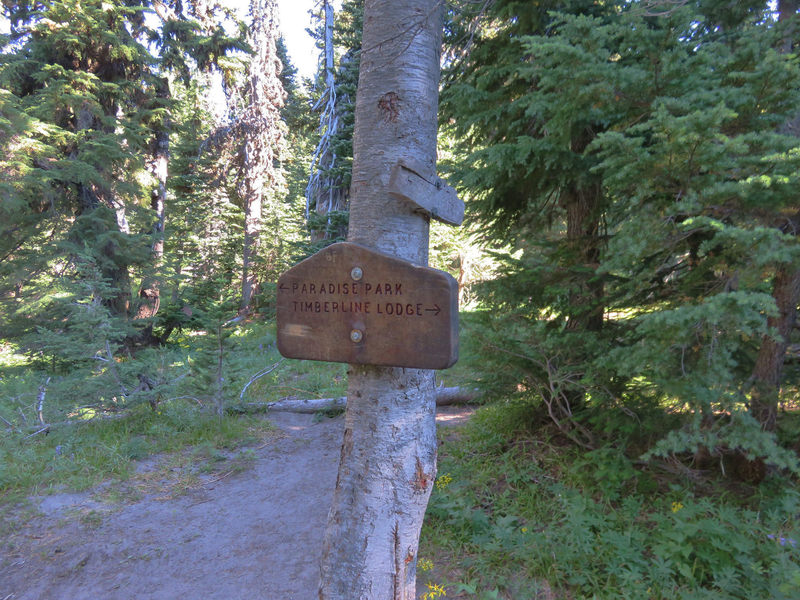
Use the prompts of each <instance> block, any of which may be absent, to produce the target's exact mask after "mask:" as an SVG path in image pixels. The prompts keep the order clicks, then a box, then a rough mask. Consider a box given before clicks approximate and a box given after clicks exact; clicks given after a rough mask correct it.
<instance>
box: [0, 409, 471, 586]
mask: <svg viewBox="0 0 800 600" xmlns="http://www.w3.org/2000/svg"><path fill="white" fill-rule="evenodd" d="M469 413H470V411H469V410H468V409H457V408H450V409H446V410H444V411H442V413H440V415H439V416H438V417H437V420H438V421H439V423H440V425H441V424H443V423H446V422H450V423H454V422H459V421H462V420H464V419H465V418H467V416H468V415H469ZM270 420H272V421H273V422H274V423H275V424H276V425H277V426H278V427H279V428H280V429H281V431H282V432H283V435H277V436H275V439H273V440H271V441H269V442H267V443H266V444H264V445H262V446H261V447H259V448H257V449H255V450H254V451H253V452H254V453H255V456H253V454H252V452H251V457H252V458H253V460H251V461H249V463H248V465H247V467H246V468H245V469H244V470H243V471H242V472H239V473H234V474H230V475H227V476H221V475H220V474H216V475H213V474H212V475H207V476H205V477H204V478H202V479H201V480H200V481H199V482H198V483H197V484H196V485H194V486H193V487H191V488H190V489H189V490H188V491H187V492H186V493H183V494H181V495H178V496H177V497H172V494H170V493H166V494H165V493H164V489H152V490H151V491H150V492H149V493H147V494H145V495H144V496H143V497H141V498H139V499H138V500H135V501H133V502H129V501H122V502H120V501H119V500H117V501H115V502H108V501H104V500H102V498H103V497H104V496H103V490H102V488H101V489H100V490H95V491H94V492H89V493H83V494H59V495H54V496H45V497H41V498H35V499H33V503H34V507H35V508H36V509H37V511H36V513H35V514H34V515H33V516H32V517H31V518H30V519H29V520H28V522H27V523H26V524H25V525H24V526H23V527H22V528H21V529H20V530H18V531H16V532H15V533H13V534H12V535H11V536H10V537H9V538H7V539H6V540H3V541H2V542H0V600H132V599H136V600H176V599H179V600H195V599H200V598H202V599H204V600H215V599H218V600H238V599H242V600H245V599H247V600H257V599H261V600H313V599H314V598H316V588H317V562H318V558H319V552H320V547H321V543H322V534H323V530H324V527H325V520H326V517H327V512H328V508H329V505H330V496H331V493H332V491H333V487H334V484H335V480H336V469H337V464H338V458H339V446H340V442H341V435H342V428H343V425H344V419H343V418H342V417H338V418H336V419H324V420H323V421H321V422H319V423H314V422H313V418H312V416H310V415H299V414H291V413H274V414H273V415H271V416H270ZM151 466H152V465H151ZM147 467H148V465H147V463H145V465H144V468H147ZM222 475H224V473H223V474H222ZM173 485H174V482H173ZM167 487H169V486H167ZM172 489H174V487H173V488H172ZM106 496H108V494H107V493H106ZM98 498H100V499H98Z"/></svg>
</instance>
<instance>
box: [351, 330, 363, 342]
mask: <svg viewBox="0 0 800 600" xmlns="http://www.w3.org/2000/svg"><path fill="white" fill-rule="evenodd" d="M362 339H364V334H363V333H362V332H361V331H359V330H358V329H353V330H352V331H351V332H350V340H352V341H353V342H355V343H356V344H357V343H358V342H360V341H361V340H362Z"/></svg>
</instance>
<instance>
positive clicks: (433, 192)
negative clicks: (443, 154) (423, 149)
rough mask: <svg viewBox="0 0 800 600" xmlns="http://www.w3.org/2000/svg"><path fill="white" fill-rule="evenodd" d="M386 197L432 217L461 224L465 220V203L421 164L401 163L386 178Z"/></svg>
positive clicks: (408, 161)
mask: <svg viewBox="0 0 800 600" xmlns="http://www.w3.org/2000/svg"><path fill="white" fill-rule="evenodd" d="M388 189H389V195H391V196H393V197H394V198H397V199H398V200H402V201H405V202H408V203H410V204H412V205H413V206H414V207H416V208H417V209H418V210H421V211H422V212H424V213H425V214H427V215H429V216H430V217H431V218H433V219H436V220H438V221H441V222H442V223H447V224H448V225H461V223H462V222H463V221H464V202H463V201H462V200H461V199H459V197H458V195H457V194H456V191H455V190H454V189H453V188H451V187H450V186H449V185H446V184H445V183H444V181H442V180H441V179H440V178H439V177H437V176H436V175H432V174H426V169H424V168H423V167H422V165H419V164H416V163H414V162H412V161H410V160H401V161H400V162H398V163H397V164H396V165H395V166H394V167H393V168H392V173H391V176H390V178H389V188H388Z"/></svg>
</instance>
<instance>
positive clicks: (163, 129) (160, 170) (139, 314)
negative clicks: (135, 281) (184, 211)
mask: <svg viewBox="0 0 800 600" xmlns="http://www.w3.org/2000/svg"><path fill="white" fill-rule="evenodd" d="M156 95H157V97H158V98H159V99H162V100H167V99H168V98H169V97H170V92H169V82H168V81H167V79H166V78H160V79H159V81H158V89H157V90H156ZM169 129H170V125H169V122H168V121H166V120H165V121H164V122H163V123H161V124H160V125H159V126H158V129H157V130H156V132H155V147H154V149H153V174H154V175H155V177H156V180H157V181H158V188H156V189H155V190H153V193H152V196H151V197H150V208H151V209H152V210H153V212H154V213H155V215H156V223H155V225H154V226H153V245H152V251H151V257H152V268H153V269H154V270H156V269H158V268H159V267H160V266H161V261H162V259H163V257H164V224H165V206H166V200H167V174H168V172H169ZM160 305H161V287H160V285H159V281H158V278H157V276H155V275H150V276H147V277H146V278H145V280H144V281H143V282H142V285H141V287H140V288H139V307H138V309H137V311H136V318H137V319H152V318H153V317H155V316H156V314H158V309H159V307H160ZM142 339H143V340H144V342H145V343H148V344H149V343H153V341H155V340H154V338H153V324H152V323H148V324H147V326H146V327H145V329H144V331H143V332H142Z"/></svg>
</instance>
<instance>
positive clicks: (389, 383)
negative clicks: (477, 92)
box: [319, 0, 442, 600]
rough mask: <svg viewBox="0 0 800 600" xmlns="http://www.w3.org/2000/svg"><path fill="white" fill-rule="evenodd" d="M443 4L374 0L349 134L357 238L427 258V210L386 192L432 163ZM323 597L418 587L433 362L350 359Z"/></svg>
mask: <svg viewBox="0 0 800 600" xmlns="http://www.w3.org/2000/svg"><path fill="white" fill-rule="evenodd" d="M441 7H442V5H441V4H440V3H439V2H437V1H436V0H367V1H366V2H365V6H364V29H363V39H362V54H361V65H360V71H359V84H358V92H357V96H356V114H355V133H354V140H353V150H354V157H353V176H352V185H351V193H350V198H351V208H350V211H351V212H350V228H349V236H348V239H349V241H352V242H356V243H359V244H362V245H364V246H367V247H370V248H372V249H374V250H378V251H381V252H384V253H387V254H390V255H394V256H397V257H399V258H402V259H404V260H407V261H409V262H412V263H415V264H418V265H426V264H427V260H428V222H427V219H425V218H423V217H421V216H419V215H415V214H413V212H411V211H410V210H409V209H408V207H407V206H406V205H405V203H402V202H399V201H397V200H396V199H393V198H392V197H391V196H390V195H389V194H388V192H387V186H388V183H389V177H390V174H391V170H392V167H393V166H394V165H395V164H396V163H397V161H398V160H400V159H410V160H412V161H414V162H415V163H416V164H421V165H423V166H424V167H426V168H428V169H429V170H430V173H429V174H430V175H431V176H433V175H434V174H435V172H436V171H435V166H436V113H437V107H438V81H439V52H440V48H441V28H442V25H441V24H442V20H441V19H442V14H441V10H442V8H441ZM347 396H348V399H347V411H346V416H345V432H344V442H343V444H342V451H341V462H340V465H339V476H338V479H337V482H336V489H335V491H334V496H333V502H332V506H331V510H330V514H329V517H328V526H327V528H326V531H325V539H324V543H323V554H322V560H321V566H320V588H319V598H320V600H334V599H336V600H361V599H375V600H389V599H391V600H400V599H408V600H410V599H413V598H414V597H415V592H416V590H415V588H416V563H417V548H418V544H419V532H420V528H421V527H422V520H423V517H424V514H425V509H426V507H427V503H428V498H429V497H430V493H431V488H432V487H433V481H434V479H435V476H436V423H435V388H434V379H433V372H432V371H425V370H419V369H403V368H391V367H390V368H384V367H371V366H351V368H350V371H349V388H348V395H347Z"/></svg>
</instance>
